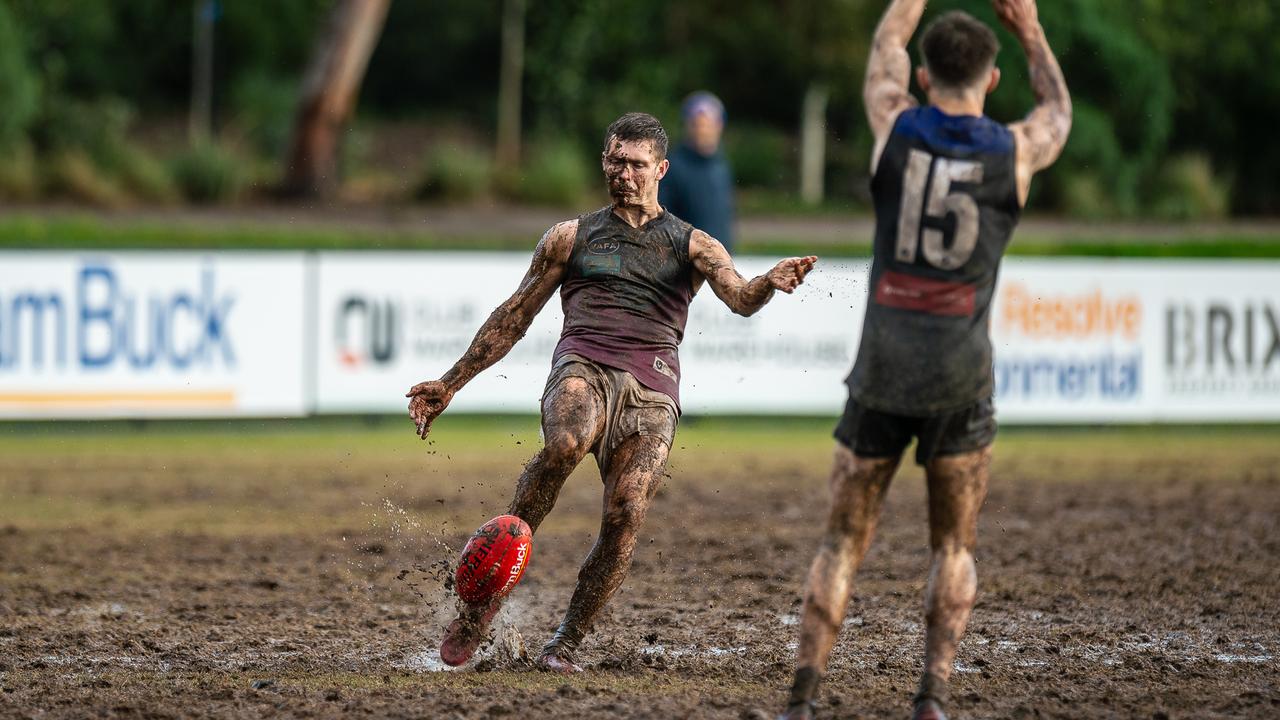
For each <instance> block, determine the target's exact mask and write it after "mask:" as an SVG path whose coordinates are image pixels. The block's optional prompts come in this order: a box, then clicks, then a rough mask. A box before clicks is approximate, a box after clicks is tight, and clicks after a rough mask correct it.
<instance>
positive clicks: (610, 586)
mask: <svg viewBox="0 0 1280 720" xmlns="http://www.w3.org/2000/svg"><path fill="white" fill-rule="evenodd" d="M666 154H667V135H666V132H665V131H664V130H663V128H662V125H661V124H660V123H659V122H658V120H657V119H656V118H654V117H653V116H651V115H646V114H643V113H630V114H627V115H624V116H622V117H621V118H619V119H618V120H617V121H615V122H614V123H613V124H612V125H610V126H609V128H608V130H607V131H606V133H605V145H604V151H603V153H602V163H603V167H604V174H605V178H606V180H607V181H608V190H609V195H610V197H611V198H612V203H611V204H610V205H609V206H606V207H604V208H601V209H600V210H597V211H595V212H592V213H588V214H585V215H582V216H580V217H578V218H577V219H576V220H569V221H566V222H562V223H560V224H558V225H556V226H555V227H553V228H551V229H550V230H548V231H547V233H546V235H544V236H543V238H542V240H541V242H539V243H538V246H537V248H536V249H535V250H534V253H533V261H532V264H531V265H530V267H529V271H528V273H527V274H526V275H525V277H524V279H523V280H522V281H521V283H520V286H519V288H518V289H517V290H516V292H515V294H514V295H512V296H511V298H510V299H509V300H507V301H506V302H504V303H503V304H502V305H500V306H499V307H498V308H497V309H496V310H494V312H493V314H492V315H490V316H489V318H488V320H486V321H485V323H484V325H483V326H482V327H481V328H480V330H479V332H478V333H477V334H476V337H475V340H474V341H473V342H472V343H471V346H470V348H469V349H468V350H467V352H466V354H464V355H463V356H462V358H461V359H460V360H459V361H458V362H457V363H456V364H455V365H454V366H453V367H452V368H451V369H450V370H449V371H448V372H446V373H445V374H444V375H443V376H441V377H440V379H439V380H432V381H429V382H423V383H420V384H418V385H415V386H413V388H411V389H410V390H409V392H408V394H407V396H408V397H409V398H410V402H409V414H410V416H411V418H412V419H413V421H414V422H415V423H416V425H417V430H418V435H419V436H421V437H423V438H425V437H426V436H427V433H428V432H429V431H430V429H431V423H432V421H433V420H435V419H436V417H437V416H439V415H440V413H441V412H443V411H444V409H445V407H446V406H448V404H449V401H450V400H451V399H452V398H453V396H454V394H455V393H457V392H458V391H459V390H461V389H462V387H463V386H464V385H466V383H467V382H468V381H470V380H471V379H472V378H474V377H475V376H476V375H477V374H479V373H480V372H481V371H482V370H484V369H485V368H487V367H489V366H491V365H493V364H494V363H495V362H497V361H498V360H500V359H501V358H502V357H503V356H505V355H506V354H507V352H508V351H509V350H510V349H511V347H512V346H513V345H514V344H515V343H516V341H517V340H519V339H520V338H521V337H522V336H523V335H524V334H525V331H526V330H528V328H529V324H530V323H531V322H532V321H533V318H534V316H535V315H537V313H538V312H539V311H540V310H541V309H542V307H543V305H545V304H546V302H547V301H548V300H549V299H550V298H551V296H552V295H553V294H554V293H555V292H556V290H557V289H559V291H560V298H561V303H562V305H563V307H564V329H563V331H562V334H561V338H560V342H559V344H558V345H557V347H556V350H555V353H554V356H553V358H552V367H551V373H550V376H549V378H548V380H547V384H546V388H545V391H544V393H543V396H542V431H543V438H544V447H543V448H542V450H540V451H539V452H538V454H537V455H535V456H534V457H533V459H532V460H530V461H529V463H528V464H527V465H526V466H525V468H524V471H523V472H522V473H521V474H520V477H519V480H518V481H517V482H516V488H515V497H514V498H513V499H512V501H511V506H510V509H509V511H508V512H509V513H510V514H512V515H516V516H518V517H520V518H522V519H523V520H524V521H525V522H527V523H528V524H529V527H530V528H531V529H532V530H533V531H534V532H536V531H537V529H538V526H539V525H540V524H541V523H542V521H543V519H544V518H545V517H546V516H547V513H549V512H550V511H551V508H552V506H553V505H554V504H555V501H556V497H557V495H558V494H559V492H560V488H561V486H562V485H563V484H564V481H565V478H567V477H568V476H569V473H570V472H572V471H573V469H574V468H575V467H577V465H578V463H579V462H581V461H582V459H583V458H584V457H585V456H586V454H587V453H592V454H594V455H595V458H596V463H597V465H598V467H599V469H600V474H601V478H602V480H603V482H604V504H603V512H602V517H601V522H600V534H599V536H598V538H597V539H596V542H595V545H594V547H592V549H591V552H590V554H589V555H588V556H587V559H586V561H585V563H584V564H583V566H582V570H581V572H580V573H579V575H578V582H577V587H576V588H575V589H574V592H573V596H572V598H571V599H570V601H569V608H568V612H566V614H565V617H564V622H563V623H562V624H561V625H560V627H559V629H558V630H557V631H556V633H555V635H554V636H553V637H552V638H551V640H550V642H548V643H547V644H546V646H545V647H544V648H543V650H542V653H541V654H540V656H539V657H538V659H537V662H538V664H539V665H540V666H541V667H543V668H545V669H549V670H553V671H558V672H576V671H579V670H581V668H580V667H579V666H578V665H577V664H576V662H575V660H574V652H575V650H576V649H577V647H578V644H579V643H580V642H581V640H582V638H583V636H584V635H585V634H586V633H587V632H588V631H589V630H590V629H591V626H592V623H593V622H594V621H595V619H596V617H597V616H598V615H599V614H600V611H601V609H602V608H603V607H604V606H605V603H607V602H608V600H609V598H610V596H612V595H613V594H614V592H616V591H617V589H618V587H619V585H621V584H622V580H623V578H624V577H625V576H626V573H627V570H628V568H629V567H630V565H631V555H632V551H633V549H634V548H635V544H636V534H637V532H638V531H639V529H640V525H641V523H642V522H643V521H644V517H645V513H646V511H647V510H648V508H649V502H650V500H651V499H652V498H653V496H654V493H655V492H656V491H657V490H658V486H659V483H660V482H661V479H662V475H663V470H664V468H665V467H666V462H667V454H668V452H669V451H670V449H671V442H672V439H673V438H674V436H675V431H676V423H677V420H678V418H679V415H680V405H679V402H680V396H679V385H680V360H679V356H678V354H677V348H678V346H679V344H680V341H681V338H682V337H683V335H684V328H685V321H686V319H687V317H688V308H689V303H690V301H691V300H692V299H693V296H694V293H696V292H697V291H698V289H699V287H700V286H701V285H702V283H703V282H706V283H707V284H709V285H710V286H711V289H712V290H713V291H714V292H715V294H716V296H717V297H718V298H720V300H721V301H723V302H724V303H725V304H726V305H728V306H729V308H730V309H732V310H733V312H735V313H738V314H740V315H751V314H752V313H754V312H756V311H757V310H759V309H760V308H761V307H763V306H764V305H765V303H767V302H769V300H770V298H772V297H773V295H774V292H775V291H776V290H781V291H782V292H785V293H790V292H792V291H794V290H795V289H796V287H797V286H799V285H800V284H801V283H802V282H803V281H804V278H805V274H806V273H808V272H809V270H810V269H812V268H813V265H814V263H815V262H816V258H814V257H803V258H790V259H787V260H783V261H781V262H779V263H778V264H777V265H776V266H774V267H773V268H772V269H771V270H769V271H768V272H767V273H765V274H764V275H761V276H759V277H756V278H754V279H752V280H746V279H744V278H743V277H742V276H741V275H739V274H738V272H737V271H736V270H735V269H734V265H733V261H732V260H731V259H730V257H729V254H728V253H727V252H725V249H724V247H723V246H722V245H721V244H720V243H719V242H717V241H716V240H715V238H712V237H711V236H709V235H707V234H706V233H704V232H701V231H699V230H695V229H693V228H692V227H691V226H690V225H689V224H688V223H685V222H684V221H682V220H680V219H679V218H676V217H674V216H673V215H671V214H670V213H668V212H665V211H664V210H663V208H662V207H661V206H660V205H659V204H658V199H657V198H658V183H659V181H660V180H662V176H663V175H664V174H666V171H667V160H666ZM497 609H498V602H497V601H495V602H490V603H484V604H480V605H466V604H464V603H460V606H459V617H458V619H457V620H455V621H454V622H453V623H452V624H451V625H450V626H449V628H448V629H447V630H446V633H445V640H444V643H443V644H442V645H441V656H442V658H443V659H444V660H445V662H448V663H451V664H461V663H462V662H465V661H466V660H467V659H468V658H469V657H471V655H472V653H474V651H475V649H476V647H477V646H478V645H479V644H480V642H481V640H482V638H483V637H484V635H485V633H486V628H487V626H488V624H489V622H490V621H491V620H492V618H493V616H494V614H495V613H496V612H497Z"/></svg>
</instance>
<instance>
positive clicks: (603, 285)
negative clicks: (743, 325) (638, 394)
mask: <svg viewBox="0 0 1280 720" xmlns="http://www.w3.org/2000/svg"><path fill="white" fill-rule="evenodd" d="M692 232H693V228H692V227H691V226H690V225H689V224H688V223H686V222H684V221H683V220H680V219H679V218H677V217H676V216H674V215H672V214H671V213H669V212H665V211H664V212H663V213H662V214H661V215H659V216H658V217H656V218H654V219H653V220H650V221H649V222H647V223H645V224H644V225H642V226H640V227H638V228H633V227H631V226H630V225H628V224H627V223H626V222H624V221H623V220H622V219H621V218H619V217H618V216H617V215H615V214H614V213H613V208H612V207H605V208H601V209H600V210H597V211H595V212H593V213H589V214H587V215H583V216H581V217H579V218H578V234H577V237H576V238H574V241H573V252H572V254H570V256H569V264H568V267H567V269H566V271H565V277H564V281H563V283H562V284H561V287H560V301H561V304H562V305H563V307H564V330H563V331H562V332H561V334H560V343H559V344H558V345H557V346H556V351H555V360H559V358H561V357H562V356H564V355H566V354H569V353H574V354H577V355H582V356H583V357H586V358H589V359H591V360H594V361H595V362H598V363H600V364H601V365H608V366H609V367H613V368H618V369H620V370H626V371H627V372H629V373H631V374H632V375H634V376H635V378H636V379H637V380H639V381H640V383H641V384H642V385H644V386H645V387H647V388H649V389H651V390H657V391H658V392H661V393H665V394H667V395H668V396H670V397H671V399H672V400H673V401H675V403H676V406H677V407H679V405H680V356H679V354H678V353H677V348H678V347H679V345H680V341H681V340H682V339H683V338H684V327H685V322H686V321H687V320H688V318H689V303H690V302H691V301H692V300H693V263H692V262H691V261H690V259H689V236H690V234H691V233H692Z"/></svg>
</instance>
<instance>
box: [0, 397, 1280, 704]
mask: <svg viewBox="0 0 1280 720" xmlns="http://www.w3.org/2000/svg"><path fill="white" fill-rule="evenodd" d="M448 421H449V418H445V419H444V420H442V421H441V423H440V431H439V434H438V439H437V441H436V443H435V444H433V445H430V446H428V445H425V444H421V443H417V441H416V440H415V439H414V438H413V437H412V429H411V428H401V427H400V426H399V425H396V426H393V427H392V426H387V427H372V428H365V427H356V428H354V429H347V428H332V427H328V426H324V427H321V428H320V429H313V428H310V427H309V426H304V427H302V428H301V429H297V428H291V429H289V430H288V431H278V432H277V431H274V430H273V431H270V432H255V431H253V430H252V429H249V430H246V431H243V432H239V431H237V432H219V433H215V434H206V433H203V432H187V431H183V432H160V433H156V432H149V433H141V432H137V431H133V430H130V431H121V432H118V433H107V434H103V435H97V436H93V435H90V436H88V437H86V436H84V435H82V434H81V433H73V434H59V433H58V432H52V433H44V432H42V433H39V434H38V435H36V436H33V437H24V436H22V435H21V434H12V433H11V434H9V435H6V436H4V437H0V717H6V718H7V717H32V718H45V717H49V718H84V717H152V718H155V717H245V718H250V717H394V718H400V717H404V718H685V717H690V718H747V719H757V718H769V717H772V716H773V714H775V713H776V712H777V711H778V709H779V708H780V703H781V702H782V700H783V699H784V697H785V691H786V688H787V686H788V684H789V680H790V672H791V661H792V657H793V648H794V642H795V640H796V631H797V627H796V623H797V616H796V613H797V611H798V606H799V591H800V583H801V579H802V577H803V575H804V573H805V570H806V568H807V565H808V562H809V560H810V558H811V555H812V552H813V551H814V549H815V547H816V543H817V540H818V537H819V533H820V529H821V524H822V518H823V517H824V514H825V508H826V492H825V472H826V466H827V463H828V462H829V447H830V443H829V440H827V436H826V435H825V425H815V424H801V425H799V426H796V427H788V428H786V429H784V430H782V431H778V430H771V429H769V428H767V427H757V428H755V429H753V430H752V429H749V430H746V431H735V430H734V429H732V428H731V427H727V426H725V425H716V424H704V425H703V426H701V427H699V426H698V425H696V424H694V425H692V426H691V427H689V428H686V429H682V430H681V435H680V437H679V438H678V439H677V445H678V446H679V447H677V448H676V449H675V451H674V453H673V455H672V463H671V468H670V473H671V477H670V478H669V479H668V481H667V483H666V485H665V486H664V488H663V489H662V491H661V492H660V493H659V495H658V497H657V499H656V501H655V504H654V506H653V509H652V510H651V511H650V513H649V518H648V521H647V524H646V527H645V530H644V534H643V537H642V539H641V542H640V545H639V547H638V549H637V554H636V561H635V565H634V567H633V570H632V572H631V575H630V577H629V578H628V580H627V581H626V583H625V584H624V585H623V587H622V590H621V591H620V593H619V595H618V596H617V597H616V598H615V599H614V601H613V602H612V603H611V605H610V607H609V608H608V609H607V610H606V612H605V615H604V618H603V620H602V622H601V623H599V625H598V626H597V628H596V632H595V633H594V634H592V635H590V636H589V637H588V639H587V640H586V641H585V643H584V644H583V648H582V651H581V655H580V657H579V661H580V662H581V663H582V664H583V665H585V667H586V668H587V672H586V673H584V674H582V675H579V676H575V677H571V678H563V677H559V676H552V675H548V674H546V673H542V672H538V671H536V670H533V669H531V668H530V666H529V664H528V660H527V656H526V655H525V653H526V652H527V653H530V654H533V653H536V651H537V649H538V648H539V647H540V646H541V643H542V642H544V641H545V640H546V639H547V638H548V637H549V635H550V633H551V632H552V630H554V628H555V626H556V625H557V624H558V622H559V620H560V617H561V614H562V613H563V612H564V609H565V607H566V605H567V602H568V597H569V594H570V592H571V590H572V586H573V582H574V578H575V575H576V573H577V568H578V564H579V563H580V562H581V560H582V559H583V557H584V556H585V555H586V553H587V551H588V549H589V547H590V544H591V541H592V539H593V537H594V534H595V530H596V527H597V524H598V521H599V481H598V479H597V477H596V476H595V475H594V470H595V469H594V467H593V466H591V465H592V463H591V461H590V459H588V461H587V463H584V467H583V468H581V469H580V470H579V471H578V473H576V474H575V475H574V476H573V477H572V478H571V479H570V480H569V482H568V484H567V485H566V487H565V490H564V493H563V494H562V498H561V502H560V504H559V505H558V506H557V508H556V510H555V511H554V512H553V513H552V514H551V515H550V517H549V518H548V519H547V521H546V522H545V523H544V525H543V527H542V529H541V530H540V531H539V533H538V536H537V537H536V538H535V540H534V546H533V555H532V560H531V563H530V566H529V570H528V572H527V573H526V575H525V578H524V580H523V582H522V583H521V585H520V586H519V587H518V588H517V590H516V592H515V594H514V595H513V597H512V599H511V601H510V602H509V603H508V605H507V607H506V608H505V609H504V611H503V614H502V615H501V616H500V620H499V623H498V627H497V628H496V631H495V639H494V642H493V643H491V644H490V645H489V646H487V647H486V648H485V649H484V651H483V652H482V653H481V655H480V656H479V659H478V660H477V661H473V663H472V665H470V666H468V667H466V668H463V669H460V670H455V671H449V670H445V669H443V668H442V666H441V665H440V663H439V660H438V655H435V654H434V648H435V646H436V644H437V642H438V640H439V636H440V632H441V630H442V628H443V626H444V624H445V623H447V622H448V620H449V619H450V618H451V614H450V611H451V606H450V600H449V598H448V594H447V592H446V591H445V590H444V589H443V587H442V584H441V578H442V577H443V574H444V573H446V572H447V570H448V564H449V562H450V561H451V560H452V559H453V554H454V552H455V551H456V550H457V549H458V548H460V547H461V545H462V544H463V542H465V538H466V535H467V534H468V533H469V532H470V531H471V530H473V529H474V528H475V527H476V526H478V525H479V524H480V523H481V522H483V521H484V520H486V519H487V518H488V517H491V516H493V515H496V514H498V513H499V512H500V511H502V510H503V509H504V508H505V504H506V497H507V494H508V493H509V491H510V488H511V486H512V480H513V478H514V475H515V473H516V471H517V470H518V468H519V466H520V462H521V460H522V458H524V457H527V456H528V455H529V454H531V453H532V448H534V447H536V446H537V433H536V426H534V425H533V424H532V423H530V422H527V421H507V422H508V425H504V426H501V427H497V426H494V427H490V426H487V425H484V424H482V423H479V422H474V423H462V422H459V423H456V424H455V428H456V429H453V430H450V429H449V428H450V425H449V422H448ZM922 485H923V483H922V481H921V479H920V475H919V472H918V471H917V470H916V469H915V468H913V467H904V469H903V470H901V471H900V472H899V474H898V477H897V478H896V480H895V482H894V486H893V489H892V490H891V492H890V495H889V499H888V503H887V506H886V511H885V515H884V517H883V520H882V522H881V525H880V532H879V535H878V537H877V539H876V542H875V544H874V545H873V547H872V550H871V552H870V554H869V556H868V558H867V561H866V563H865V564H864V567H863V569H862V571H861V573H860V574H859V577H858V582H857V587H856V596H855V599H854V601H853V602H852V603H851V606H850V611H849V613H848V616H847V619H846V620H845V623H844V630H843V632H842V635H841V639H840V642H839V644H838V646H837V648H836V651H835V654H834V656H833V664H832V668H831V672H830V674H829V676H828V679H827V680H826V682H825V683H824V684H823V686H822V690H821V700H820V704H819V712H820V715H819V716H820V717H826V718H905V717H906V716H907V714H908V711H909V709H908V704H907V699H908V698H909V696H910V695H911V693H912V691H913V690H914V686H915V682H916V679H917V677H918V673H919V668H920V664H921V654H922V648H923V628H922V623H923V618H922V609H921V606H922V601H921V595H922V590H923V586H924V579H925V571H926V567H927V563H928V552H927V546H926V543H927V534H926V526H925V511H924V503H923V499H924V497H923V488H922ZM979 543H980V547H979V555H978V563H979V564H978V574H979V599H978V605H977V608H976V609H975V612H974V614H973V620H972V623H971V625H970V629H969V633H968V635H967V637H966V639H965V640H964V642H963V643H962V644H961V647H960V653H959V657H958V660H957V666H956V672H955V674H954V676H953V681H952V703H951V712H952V717H954V718H1094V717H1097V718H1113V717H1115V718H1255V717H1256V718H1265V717H1276V716H1280V435H1278V433H1277V431H1275V430H1274V429H1272V430H1267V429H1257V430H1249V431H1227V430H1213V431H1209V432H1196V431H1191V430H1178V431H1131V432H1124V433H1101V432H1095V433H1088V432H1079V431H1077V432H1072V433H1060V432H1049V431H1037V432H1025V431H1024V432H1020V433H1007V434H1006V436H1002V437H1001V439H1000V440H998V441H997V460H996V464H995V466H994V470H993V479H992V487H991V491H990V494H989V497H988V500H987V504H986V507H985V510H984V515H983V521H982V524H981V534H980V538H979Z"/></svg>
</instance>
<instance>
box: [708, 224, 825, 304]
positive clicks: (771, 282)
mask: <svg viewBox="0 0 1280 720" xmlns="http://www.w3.org/2000/svg"><path fill="white" fill-rule="evenodd" d="M689 257H690V259H691V260H693V266H694V267H695V268H696V269H697V271H698V272H699V273H700V274H701V275H702V277H703V278H706V280H707V283H709V284H710V285H711V289H712V291H714V292H715V294H716V297H718V298H720V299H721V300H722V301H723V302H724V304H725V305H728V306H729V309H730V310H732V311H734V312H735V313H737V314H739V315H742V316H743V317H747V316H750V315H754V314H755V312H756V311H757V310H759V309H760V308H762V307H764V306H765V304H766V303H768V302H769V300H770V299H771V298H772V297H773V291H774V290H781V291H782V292H784V293H791V292H794V291H795V289H796V288H797V287H799V286H800V284H801V283H803V282H804V276H805V275H807V274H808V273H809V271H810V270H812V269H813V265H814V263H816V262H818V258H816V257H814V256H812V255H810V256H808V257H796V258H787V259H786V260H783V261H782V262H780V263H778V264H777V265H774V266H773V269H771V270H769V272H767V273H765V274H764V275H761V276H759V277H756V278H752V279H751V280H747V279H746V278H744V277H742V275H740V274H739V273H738V271H737V269H736V268H734V266H733V260H732V259H731V258H730V257H729V252H728V251H727V250H725V249H724V245H721V244H720V241H719V240H716V239H715V238H713V237H711V236H710V235H708V234H706V233H704V232H702V231H701V230H694V231H693V235H692V237H690V238H689Z"/></svg>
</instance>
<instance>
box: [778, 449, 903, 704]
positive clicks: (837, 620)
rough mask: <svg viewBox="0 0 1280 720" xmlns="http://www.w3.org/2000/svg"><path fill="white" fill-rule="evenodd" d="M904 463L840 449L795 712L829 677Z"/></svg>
mask: <svg viewBox="0 0 1280 720" xmlns="http://www.w3.org/2000/svg"><path fill="white" fill-rule="evenodd" d="M899 459H900V458H899V457H889V458H864V457H859V456H857V455H855V454H854V453H853V451H852V450H850V449H849V448H847V447H845V446H844V445H837V446H836V453H835V462H834V464H833V465H832V468H831V481H830V484H831V510H830V513H829V514H828V516H827V526H826V532H825V534H824V535H823V538H822V544H821V545H820V546H819V547H818V554H817V556H816V557H815V558H814V559H813V565H812V566H810V568H809V578H808V581H807V582H806V584H805V591H804V606H803V608H802V609H801V613H800V647H799V650H798V651H797V653H796V677H795V682H794V683H793V685H792V688H791V697H790V700H789V701H788V706H789V707H790V708H796V709H798V710H800V709H803V708H804V707H805V706H807V705H808V704H809V703H811V702H812V701H813V698H814V695H815V693H816V692H817V686H818V682H819V681H820V680H821V679H822V675H823V673H825V672H826V668H827V660H828V659H829V658H830V657H831V648H832V647H833V646H834V645H835V641H836V635H837V634H839V632H840V624H841V622H843V620H844V613H845V609H846V608H847V607H848V604H849V596H850V595H851V594H852V593H853V576H854V573H856V572H857V570H858V565H859V564H861V563H862V558H863V556H865V555H866V554H867V548H868V547H870V546H871V538H872V536H873V535H874V533H875V529H876V521H877V520H878V519H879V517H880V506H881V504H882V503H883V501H884V494H885V491H887V490H888V489H889V481H890V480H891V479H892V478H893V473H894V471H895V470H897V468H898V462H899Z"/></svg>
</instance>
